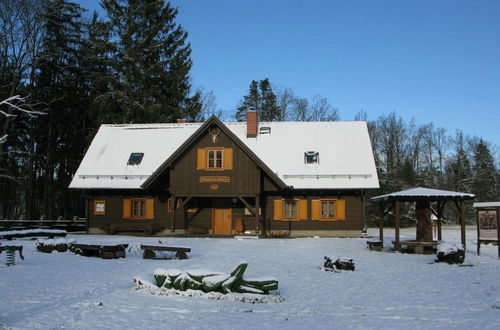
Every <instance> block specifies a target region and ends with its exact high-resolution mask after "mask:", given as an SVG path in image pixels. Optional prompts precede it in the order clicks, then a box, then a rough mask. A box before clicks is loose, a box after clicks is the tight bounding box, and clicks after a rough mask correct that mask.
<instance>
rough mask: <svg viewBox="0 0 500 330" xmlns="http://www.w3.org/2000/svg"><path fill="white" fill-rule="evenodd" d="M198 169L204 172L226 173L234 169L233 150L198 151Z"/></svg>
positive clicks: (202, 149)
mask: <svg viewBox="0 0 500 330" xmlns="http://www.w3.org/2000/svg"><path fill="white" fill-rule="evenodd" d="M196 164H197V165H196V168H197V169H198V170H204V171H225V170H232V169H233V149H232V148H220V147H218V148H199V149H197V160H196Z"/></svg>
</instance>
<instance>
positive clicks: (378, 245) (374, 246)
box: [366, 240, 384, 251]
mask: <svg viewBox="0 0 500 330" xmlns="http://www.w3.org/2000/svg"><path fill="white" fill-rule="evenodd" d="M366 244H368V247H369V248H370V250H374V251H382V248H383V247H384V244H383V242H382V241H380V240H374V241H366Z"/></svg>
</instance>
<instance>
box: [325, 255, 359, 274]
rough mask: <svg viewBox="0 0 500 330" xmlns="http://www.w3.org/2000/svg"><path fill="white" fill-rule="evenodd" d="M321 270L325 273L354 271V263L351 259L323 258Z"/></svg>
mask: <svg viewBox="0 0 500 330" xmlns="http://www.w3.org/2000/svg"><path fill="white" fill-rule="evenodd" d="M323 268H324V269H325V270H326V271H330V272H336V271H340V270H351V271H354V262H353V261H352V259H351V258H344V257H334V256H325V262H324V264H323Z"/></svg>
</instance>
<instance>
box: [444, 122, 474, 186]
mask: <svg viewBox="0 0 500 330" xmlns="http://www.w3.org/2000/svg"><path fill="white" fill-rule="evenodd" d="M455 145H456V148H455V156H454V158H453V160H452V161H451V162H450V164H449V166H448V170H447V173H448V184H449V185H450V189H452V190H455V191H460V192H471V178H472V169H471V165H470V160H469V157H468V155H467V152H466V150H465V142H464V136H463V133H462V132H460V131H459V132H457V136H456V139H455Z"/></svg>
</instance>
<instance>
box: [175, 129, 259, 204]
mask: <svg viewBox="0 0 500 330" xmlns="http://www.w3.org/2000/svg"><path fill="white" fill-rule="evenodd" d="M217 147H223V148H231V149H232V152H233V169H231V170H223V171H206V170H198V169H197V168H198V167H199V165H198V160H197V159H198V157H197V156H198V149H200V148H217ZM210 176H219V177H221V176H224V177H228V178H229V181H230V182H200V177H210ZM202 181H203V180H202ZM260 190H261V179H260V170H259V169H258V167H257V164H256V163H255V162H253V161H252V160H251V159H250V158H249V157H248V156H247V155H246V154H245V153H244V152H243V151H242V150H241V149H239V148H238V147H237V145H236V144H235V143H234V142H233V141H232V140H231V139H229V137H228V136H226V135H224V134H223V133H222V132H221V133H220V134H219V136H218V138H217V141H216V143H213V141H212V137H211V135H210V134H209V132H208V130H207V132H206V134H204V135H202V136H201V138H200V139H198V140H197V141H195V142H194V143H193V144H192V145H191V146H190V148H188V149H187V151H186V152H185V153H184V154H183V155H181V157H179V158H178V160H177V161H176V162H175V163H174V164H173V168H172V169H171V170H170V192H171V193H172V194H174V195H209V196H217V195H226V196H227V195H232V196H238V195H243V194H245V195H249V194H250V195H252V194H258V193H260Z"/></svg>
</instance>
